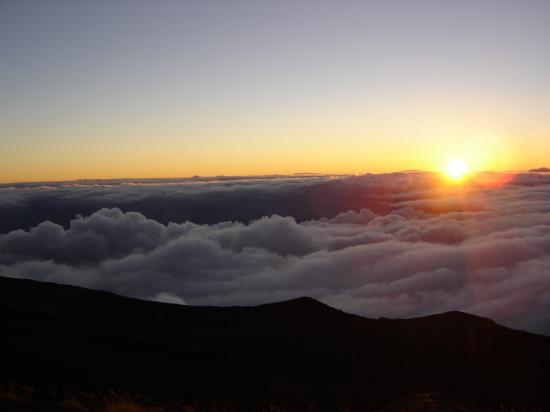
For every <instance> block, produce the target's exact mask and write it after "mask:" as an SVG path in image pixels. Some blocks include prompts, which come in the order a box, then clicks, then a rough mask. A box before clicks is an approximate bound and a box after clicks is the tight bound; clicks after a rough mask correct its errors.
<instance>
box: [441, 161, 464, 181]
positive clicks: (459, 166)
mask: <svg viewBox="0 0 550 412" xmlns="http://www.w3.org/2000/svg"><path fill="white" fill-rule="evenodd" d="M468 171H469V169H468V165H467V164H466V163H464V162H463V161H462V160H453V161H451V162H449V163H448V164H447V166H446V167H445V174H446V175H447V177H448V178H449V179H451V180H454V181H458V180H462V179H463V178H464V177H465V176H466V175H467V174H468Z"/></svg>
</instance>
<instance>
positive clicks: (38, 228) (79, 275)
mask: <svg viewBox="0 0 550 412" xmlns="http://www.w3.org/2000/svg"><path fill="white" fill-rule="evenodd" d="M537 176H538V175H537ZM434 179H435V178H434V176H432V175H430V174H419V173H411V174H407V173H401V174H390V175H366V176H360V177H351V178H341V179H340V178H339V179H328V178H315V179H314V180H310V181H308V180H307V179H303V180H300V179H297V180H292V181H291V182H290V183H289V182H288V181H286V180H285V181H282V180H281V179H274V181H269V182H267V183H266V182H264V181H262V182H258V181H252V182H249V181H244V182H240V183H236V182H229V183H228V182H227V181H224V182H221V183H211V184H212V185H221V186H216V187H199V186H200V185H199V184H198V183H197V184H196V185H189V184H187V186H186V187H187V189H184V188H182V187H180V186H178V187H177V188H175V192H176V193H170V192H169V191H166V190H167V189H166V187H167V186H165V185H164V186H163V185H158V186H153V187H149V186H145V188H146V189H147V190H145V191H144V192H140V191H139V190H138V191H137V192H133V191H131V193H132V195H131V196H128V197H126V196H127V194H126V193H125V190H126V186H124V187H122V186H120V185H119V186H117V187H112V186H110V187H108V188H107V189H105V190H108V196H107V195H105V196H107V197H109V198H112V197H116V196H119V197H120V198H124V199H132V200H130V201H129V202H130V203H128V204H132V205H135V204H139V203H135V202H136V200H135V198H134V197H133V196H134V195H135V194H136V193H138V194H139V196H142V195H143V197H142V198H141V201H143V202H145V203H147V201H148V200H143V199H148V198H149V197H150V196H151V193H153V192H155V191H166V192H162V193H164V194H163V196H165V197H166V199H169V198H171V197H175V198H178V199H179V200H178V202H179V201H182V202H183V200H181V199H184V200H185V201H187V200H189V199H192V198H193V196H196V197H197V198H196V199H195V201H196V202H198V203H197V204H201V203H200V202H201V201H204V202H205V203H204V207H205V208H206V209H208V208H209V207H210V206H211V203H210V201H211V199H209V197H208V196H210V195H212V193H215V194H216V196H219V197H218V200H221V201H224V200H227V199H229V198H230V197H227V196H229V195H228V193H232V194H233V195H235V196H237V197H236V198H234V199H237V198H238V199H241V201H242V200H243V199H246V196H245V197H242V195H243V193H244V192H246V191H247V190H249V189H251V188H252V187H254V189H253V191H254V193H255V196H259V197H260V198H261V197H263V196H265V197H267V199H268V200H267V203H268V202H269V200H273V199H275V200H274V201H275V203H277V202H279V201H280V199H289V197H288V196H289V193H293V196H296V197H293V199H294V200H297V199H301V200H302V203H304V204H305V203H307V202H306V200H305V199H308V202H311V200H312V199H313V200H314V202H313V203H308V205H309V206H308V207H309V208H310V210H313V211H315V213H320V214H321V216H320V217H309V218H308V219H300V218H297V217H296V216H293V215H292V214H287V215H285V216H282V215H277V214H270V215H269V216H259V217H258V218H255V219H252V220H251V221H239V220H233V221H232V220H217V219H214V221H213V222H212V223H210V224H205V223H200V224H199V223H197V222H192V221H186V219H182V220H179V221H177V222H175V223H174V222H172V223H170V222H169V221H159V220H157V219H154V218H151V216H148V215H147V214H144V213H142V212H136V211H134V212H132V211H123V210H121V209H120V208H112V207H111V208H99V210H97V211H94V212H93V213H91V214H89V216H87V217H82V216H76V217H73V219H71V220H69V222H67V223H66V224H63V225H60V224H58V223H54V222H51V221H47V220H46V221H43V222H41V223H39V224H36V225H33V227H31V228H30V229H29V230H14V231H11V232H8V233H5V234H3V235H0V274H2V275H6V276H20V277H30V278H34V279H38V280H47V281H54V282H60V283H70V284H76V285H81V286H86V287H92V288H96V289H105V290H110V291H113V292H116V293H120V294H124V295H128V296H134V297H138V298H143V299H150V300H155V301H161V302H169V303H177V304H185V303H189V304H214V305H235V304H257V303H265V302H269V301H276V300H281V299H287V298H292V297H296V296H301V295H309V296H312V297H315V298H318V299H321V300H323V301H324V302H326V303H328V304H331V305H334V306H336V307H339V308H341V309H344V310H347V311H350V312H354V313H358V314H362V315H365V316H371V317H379V316H387V317H410V316H419V315H424V314H429V313H434V312H441V311H446V310H463V311H467V312H471V313H476V314H479V315H483V316H490V317H492V318H494V319H495V320H497V321H499V322H501V323H504V324H506V325H509V326H512V327H517V328H522V329H526V330H531V331H536V332H541V333H547V334H550V209H548V204H549V203H550V202H549V201H550V178H548V179H546V180H541V178H540V177H536V179H529V175H527V177H525V176H523V175H521V176H512V177H510V176H507V180H506V183H505V184H501V185H493V184H491V185H474V184H472V185H470V186H468V187H453V186H448V187H444V186H441V185H440V184H439V185H438V184H436V183H437V181H435V180H434ZM163 184H164V183H163ZM201 184H202V183H201ZM176 186H177V185H176ZM203 186H206V185H204V184H203ZM132 188H133V186H132ZM139 188H140V190H141V189H142V187H141V186H139ZM18 190H31V191H32V190H53V191H54V192H57V194H56V195H55V196H60V197H61V198H62V199H64V200H63V201H64V202H69V200H67V199H68V197H69V194H71V196H74V197H75V198H76V199H78V202H81V201H82V197H83V196H84V195H83V192H80V191H77V192H73V191H72V190H74V189H70V190H69V189H60V188H55V189H36V188H31V189H29V188H16V189H14V190H11V191H10V193H13V192H17V191H18ZM60 190H61V191H64V190H67V191H66V192H63V193H59V191H60ZM79 190H80V189H79ZM85 190H86V191H88V192H87V193H88V195H87V196H89V198H90V199H94V200H90V202H91V204H93V205H96V204H101V205H102V206H105V205H104V204H103V203H102V202H99V203H97V196H98V194H97V193H96V191H101V190H104V188H95V187H94V188H93V189H90V188H85ZM117 190H121V192H122V193H118V194H117V193H116V191H117ZM132 190H133V189H132ZM186 190H187V191H186ZM48 193H52V192H48ZM157 193H158V192H157ZM268 193H270V194H269V195H268ZM321 194H322V196H321ZM55 196H54V197H55ZM102 196H103V195H102ZM139 196H138V197H139ZM331 196H336V197H338V196H340V200H342V199H343V198H345V199H346V200H345V202H344V201H341V202H340V203H338V202H337V203H333V206H334V207H333V208H332V209H330V208H326V206H325V205H324V203H328V204H330V200H327V199H330V198H331ZM84 197H86V196H84ZM180 197H181V198H180ZM254 198H255V199H256V198H257V197H254ZM364 198H367V199H368V202H372V204H375V205H377V207H375V208H373V209H370V208H368V207H364V202H363V200H364ZM13 199H15V198H12V203H13V201H14V200H13ZM158 199H161V198H158ZM158 199H157V200H158ZM199 199H200V200H199ZM205 199H206V200H205ZM358 199H359V200H358ZM159 202H160V200H159ZM161 203H162V202H161ZM267 203H265V204H267ZM179 204H180V203H176V205H179ZM230 204H232V203H231V202H230ZM236 204H237V203H235V204H234V205H233V206H235V205H236ZM262 204H263V203H262ZM296 204H298V203H296ZM174 205H175V204H174V203H171V200H166V204H164V206H163V207H164V208H165V210H167V211H168V210H171V208H173V207H174ZM281 205H282V203H281ZM348 205H352V206H353V207H350V208H349V209H346V210H339V208H341V207H348ZM381 205H382V206H383V207H382V206H381ZM233 206H232V207H233ZM255 206H256V203H254V202H252V203H251V204H247V203H246V202H244V203H242V204H241V207H242V208H243V209H247V208H250V209H254V207H255ZM293 207H294V206H293ZM220 208H223V202H222V205H221V206H220ZM260 209H261V207H260ZM329 209H330V210H332V211H333V212H334V213H328V212H327V211H328V210H329ZM186 210H188V209H186ZM295 210H298V209H295ZM321 211H322V212H321ZM178 213H179V212H177V211H174V212H173V215H174V216H180V215H179V214H178ZM231 213H233V212H231ZM312 213H313V212H312ZM282 214H284V213H282ZM306 215H307V214H306ZM304 216H305V215H304ZM304 216H302V217H304ZM54 217H55V216H54ZM54 220H55V219H54Z"/></svg>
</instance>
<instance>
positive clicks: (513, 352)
mask: <svg viewBox="0 0 550 412" xmlns="http://www.w3.org/2000/svg"><path fill="white" fill-rule="evenodd" d="M0 321H1V325H2V332H3V333H2V337H1V338H0V347H1V350H2V352H1V353H2V367H1V368H0V383H6V382H19V383H22V384H29V385H34V386H39V387H40V388H41V389H42V390H43V391H44V393H52V392H55V391H56V390H57V389H56V388H60V387H64V386H70V387H73V388H80V389H82V390H102V389H116V390H121V391H132V392H139V393H147V394H151V396H157V397H166V398H182V399H189V400H211V401H219V402H224V403H226V404H230V405H236V407H237V408H238V409H241V410H246V409H249V410H258V406H261V405H266V404H278V405H283V406H284V407H285V408H288V409H296V410H304V407H305V405H312V404H314V405H318V409H321V410H341V409H343V408H345V407H349V408H357V409H361V410H370V409H375V408H381V407H383V406H384V405H386V404H387V403H388V402H389V401H391V400H392V399H396V398H400V397H403V396H406V395H407V394H411V393H441V394H444V395H445V396H447V397H449V398H452V399H459V400H464V401H473V402H476V403H479V404H484V405H489V406H491V405H493V406H494V405H500V404H505V405H524V406H525V405H527V406H531V407H533V408H535V410H536V408H541V410H544V409H545V408H548V407H549V406H550V402H549V399H548V397H547V394H546V392H547V391H546V388H547V382H548V379H547V377H548V373H549V371H550V338H549V337H545V336H539V335H534V334H530V333H526V332H521V331H516V330H512V329H508V328H506V327H503V326H500V325H498V324H496V323H495V322H493V321H492V320H490V319H485V318H481V317H478V316H474V315H469V314H465V313H461V312H449V313H443V314H438V315H433V316H426V317H422V318H416V319H409V320H403V319H378V320H373V319H366V318H363V317H360V316H355V315H350V314H347V313H344V312H342V311H339V310H336V309H333V308H331V307H329V306H327V305H324V304H323V303H320V302H318V301H316V300H314V299H310V298H305V297H304V298H298V299H294V300H290V301H286V302H280V303H273V304H266V305H260V306H256V307H225V308H221V307H193V306H178V305H170V304H161V303H155V302H147V301H141V300H136V299H131V298H126V297H121V296H117V295H114V294H111V293H108V292H101V291H93V290H88V289H82V288H78V287H72V286H63V285H57V284H51V283H40V282H35V281H30V280H18V279H10V278H0ZM546 410H548V409H546Z"/></svg>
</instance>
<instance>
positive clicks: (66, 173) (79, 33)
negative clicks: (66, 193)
mask: <svg viewBox="0 0 550 412" xmlns="http://www.w3.org/2000/svg"><path fill="white" fill-rule="evenodd" d="M549 38H550V1H543V0H521V1H520V0H516V1H513V0H502V1H494V0H479V1H447V0H439V1H435V0H434V1H430V0H423V1H420V0H407V1H405V0H403V1H399V0H396V1H375V0H372V1H350V0H338V1H323V0H317V1H299V0H298V1H284V0H282V1H272V2H262V1H236V0H224V1H208V0H204V1H168V0H160V1H139V0H137V1H130V0H127V1H125V0H118V1H78V0H71V1H68V0H67V1H64V0H55V1H49V2H43V1H26V0H1V1H0V90H1V93H0V181H1V182H16V181H40V180H42V181H45V180H65V179H79V178H121V177H178V176H192V175H202V176H215V175H222V174H223V175H258V174H271V173H284V174H286V173H295V172H321V173H333V174H334V173H363V172H384V171H396V170H408V169H422V170H441V169H442V168H444V166H445V164H446V163H447V162H449V161H450V160H452V159H456V158H458V159H461V160H463V161H464V162H466V163H468V165H469V166H470V168H471V169H473V170H525V169H529V168H532V167H539V166H547V165H549V164H550V159H549V158H548V153H550V42H549V41H548V39H549Z"/></svg>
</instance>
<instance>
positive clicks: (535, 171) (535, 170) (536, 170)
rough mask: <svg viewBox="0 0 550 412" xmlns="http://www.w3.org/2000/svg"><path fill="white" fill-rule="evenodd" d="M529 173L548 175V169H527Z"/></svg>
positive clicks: (549, 171) (549, 170)
mask: <svg viewBox="0 0 550 412" xmlns="http://www.w3.org/2000/svg"><path fill="white" fill-rule="evenodd" d="M529 171H530V172H534V173H550V168H548V167H539V168H537V169H529Z"/></svg>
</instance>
